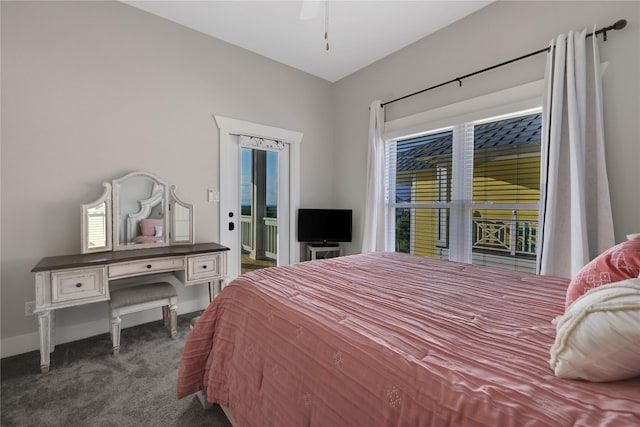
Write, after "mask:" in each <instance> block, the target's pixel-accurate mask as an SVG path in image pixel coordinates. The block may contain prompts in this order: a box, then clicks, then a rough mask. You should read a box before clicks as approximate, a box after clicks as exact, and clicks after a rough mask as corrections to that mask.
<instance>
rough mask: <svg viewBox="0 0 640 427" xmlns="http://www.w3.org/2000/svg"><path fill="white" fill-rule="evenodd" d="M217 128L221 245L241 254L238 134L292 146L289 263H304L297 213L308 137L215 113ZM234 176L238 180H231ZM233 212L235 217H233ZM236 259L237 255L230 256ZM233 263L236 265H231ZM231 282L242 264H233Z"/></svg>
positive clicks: (228, 277)
mask: <svg viewBox="0 0 640 427" xmlns="http://www.w3.org/2000/svg"><path fill="white" fill-rule="evenodd" d="M213 118H214V119H215V122H216V125H217V126H218V129H219V130H220V133H219V136H220V139H219V144H220V158H219V163H220V205H219V206H220V210H219V215H220V221H219V224H218V225H219V236H220V244H222V245H225V246H229V247H230V248H232V250H236V249H237V253H238V254H239V253H240V245H241V242H240V228H241V227H240V191H239V188H240V183H239V182H238V178H239V177H240V145H239V144H238V135H246V136H255V137H258V138H265V139H273V140H277V141H282V142H284V143H285V144H289V221H290V224H289V261H290V262H291V263H297V262H299V261H300V243H298V241H297V239H296V233H295V230H296V229H297V228H296V222H297V216H296V212H297V211H298V207H299V205H300V143H301V142H302V137H303V136H304V134H303V133H302V132H296V131H293V130H288V129H281V128H276V127H272V126H266V125H261V124H257V123H251V122H247V121H244V120H238V119H232V118H229V117H224V116H219V115H217V114H214V116H213ZM229 177H234V179H229ZM229 212H233V218H229ZM229 222H233V223H234V224H235V229H234V230H233V231H230V230H229V227H228V224H229ZM230 258H231V259H233V256H232V257H230ZM231 264H233V265H231ZM227 273H228V274H227V280H233V279H234V278H236V277H237V276H239V275H240V263H239V262H237V263H230V265H229V266H228V269H227Z"/></svg>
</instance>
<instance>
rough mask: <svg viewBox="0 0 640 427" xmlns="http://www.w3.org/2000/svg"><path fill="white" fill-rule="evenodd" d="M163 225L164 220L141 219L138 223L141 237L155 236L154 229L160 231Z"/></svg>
mask: <svg viewBox="0 0 640 427" xmlns="http://www.w3.org/2000/svg"><path fill="white" fill-rule="evenodd" d="M163 224H164V220H163V219H162V218H160V219H143V220H142V221H140V231H141V232H142V235H143V236H155V235H156V227H160V228H161V229H162V225H163Z"/></svg>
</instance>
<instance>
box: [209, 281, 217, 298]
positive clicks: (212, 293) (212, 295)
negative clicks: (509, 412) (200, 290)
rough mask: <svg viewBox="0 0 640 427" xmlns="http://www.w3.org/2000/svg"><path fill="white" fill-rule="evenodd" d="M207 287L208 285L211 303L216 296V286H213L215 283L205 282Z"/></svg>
mask: <svg viewBox="0 0 640 427" xmlns="http://www.w3.org/2000/svg"><path fill="white" fill-rule="evenodd" d="M207 285H209V302H211V301H213V299H214V298H215V297H216V295H217V294H216V285H215V282H207Z"/></svg>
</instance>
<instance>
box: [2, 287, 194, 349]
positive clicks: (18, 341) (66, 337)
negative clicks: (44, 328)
mask: <svg viewBox="0 0 640 427" xmlns="http://www.w3.org/2000/svg"><path fill="white" fill-rule="evenodd" d="M202 304H203V303H202V301H201V300H197V299H196V300H190V301H184V302H180V304H179V305H178V314H184V313H192V312H194V311H199V310H203V309H204V308H206V305H205V306H204V307H203V306H202ZM160 319H162V312H161V311H160V310H147V311H143V312H140V313H132V314H129V315H126V316H124V317H122V328H128V327H131V326H135V325H141V324H143V323H148V322H153V321H155V320H160ZM109 325H110V322H109V319H104V320H99V321H98V320H96V321H92V322H84V323H81V324H74V325H67V326H64V327H56V329H55V331H54V340H55V343H56V345H58V344H64V343H67V342H71V341H77V340H81V339H84V338H89V337H93V336H96V335H100V334H104V333H108V332H109ZM34 350H40V336H39V334H38V332H31V333H28V334H23V335H17V336H14V337H8V338H2V339H1V340H0V357H9V356H16V355H18V354H24V353H28V352H30V351H34Z"/></svg>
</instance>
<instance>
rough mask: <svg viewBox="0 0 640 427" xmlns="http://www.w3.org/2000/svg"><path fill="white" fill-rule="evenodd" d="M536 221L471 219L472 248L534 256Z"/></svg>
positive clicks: (513, 217) (514, 217) (512, 218)
mask: <svg viewBox="0 0 640 427" xmlns="http://www.w3.org/2000/svg"><path fill="white" fill-rule="evenodd" d="M537 234H538V221H535V220H523V219H518V218H517V217H516V215H515V214H514V215H513V216H512V217H511V219H504V218H473V248H474V249H485V250H489V251H497V252H506V253H509V254H510V255H512V256H515V255H535V254H536V235H537Z"/></svg>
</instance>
